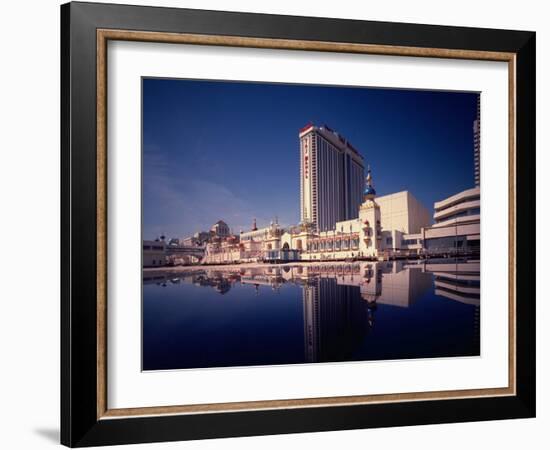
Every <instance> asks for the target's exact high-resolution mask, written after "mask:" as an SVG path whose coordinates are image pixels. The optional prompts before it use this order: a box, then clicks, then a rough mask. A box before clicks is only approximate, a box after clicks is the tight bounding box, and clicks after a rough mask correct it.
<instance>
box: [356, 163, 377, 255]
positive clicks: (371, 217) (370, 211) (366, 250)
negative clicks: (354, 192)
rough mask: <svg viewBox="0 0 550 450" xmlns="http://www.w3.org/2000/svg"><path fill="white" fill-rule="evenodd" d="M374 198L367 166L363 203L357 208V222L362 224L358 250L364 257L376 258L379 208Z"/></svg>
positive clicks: (374, 193) (370, 175) (370, 174)
mask: <svg viewBox="0 0 550 450" xmlns="http://www.w3.org/2000/svg"><path fill="white" fill-rule="evenodd" d="M375 197H376V190H375V189H374V186H373V183H372V173H371V170H370V166H369V167H368V171H367V178H366V180H365V190H364V191H363V203H362V204H361V206H360V207H359V220H360V221H361V224H362V226H361V233H360V235H361V236H360V243H359V250H360V252H361V253H362V255H363V256H366V257H376V256H378V250H379V249H380V244H381V239H382V234H381V224H380V206H378V204H377V203H376V201H375V200H374V199H375Z"/></svg>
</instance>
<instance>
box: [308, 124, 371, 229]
mask: <svg viewBox="0 0 550 450" xmlns="http://www.w3.org/2000/svg"><path fill="white" fill-rule="evenodd" d="M299 137H300V161H301V162H300V209H301V221H302V223H306V224H312V225H314V226H315V228H316V229H317V231H327V230H332V229H334V227H335V225H336V222H341V221H343V220H348V219H354V218H356V217H357V213H358V210H359V206H360V205H361V203H362V202H363V187H364V172H365V166H364V163H363V157H362V156H361V155H360V153H359V152H358V151H357V150H356V149H355V148H354V147H353V146H352V145H351V143H350V142H348V141H347V140H346V139H345V138H344V137H342V136H341V135H339V134H338V133H337V132H335V131H333V130H331V129H330V128H329V127H327V126H326V125H325V126H322V127H317V126H315V125H313V124H308V125H306V126H305V127H304V128H302V129H301V130H300V133H299Z"/></svg>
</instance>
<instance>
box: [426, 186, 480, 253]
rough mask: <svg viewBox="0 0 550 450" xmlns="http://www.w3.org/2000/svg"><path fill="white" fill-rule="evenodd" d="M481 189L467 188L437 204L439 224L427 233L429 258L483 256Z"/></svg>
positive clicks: (436, 217)
mask: <svg viewBox="0 0 550 450" xmlns="http://www.w3.org/2000/svg"><path fill="white" fill-rule="evenodd" d="M480 205H481V200H480V190H479V187H475V188H471V189H467V190H465V191H462V192H459V193H458V194H455V195H452V196H451V197H448V198H446V199H444V200H441V201H439V202H436V203H434V220H435V224H434V225H433V226H431V227H428V228H426V229H424V230H423V241H424V248H425V252H426V253H427V254H428V255H433V256H437V255H466V256H479V253H480V224H481V222H480V217H481V216H480Z"/></svg>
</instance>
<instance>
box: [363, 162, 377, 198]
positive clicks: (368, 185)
mask: <svg viewBox="0 0 550 450" xmlns="http://www.w3.org/2000/svg"><path fill="white" fill-rule="evenodd" d="M375 195H376V191H375V189H374V187H373V185H372V173H371V170H370V164H369V165H368V166H367V178H366V182H365V191H364V192H363V196H364V198H365V199H373V198H374V196H375Z"/></svg>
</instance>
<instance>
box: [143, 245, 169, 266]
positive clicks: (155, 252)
mask: <svg viewBox="0 0 550 450" xmlns="http://www.w3.org/2000/svg"><path fill="white" fill-rule="evenodd" d="M165 264H166V243H165V242H164V240H161V239H157V240H154V241H146V240H144V241H143V267H161V266H164V265H165Z"/></svg>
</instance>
